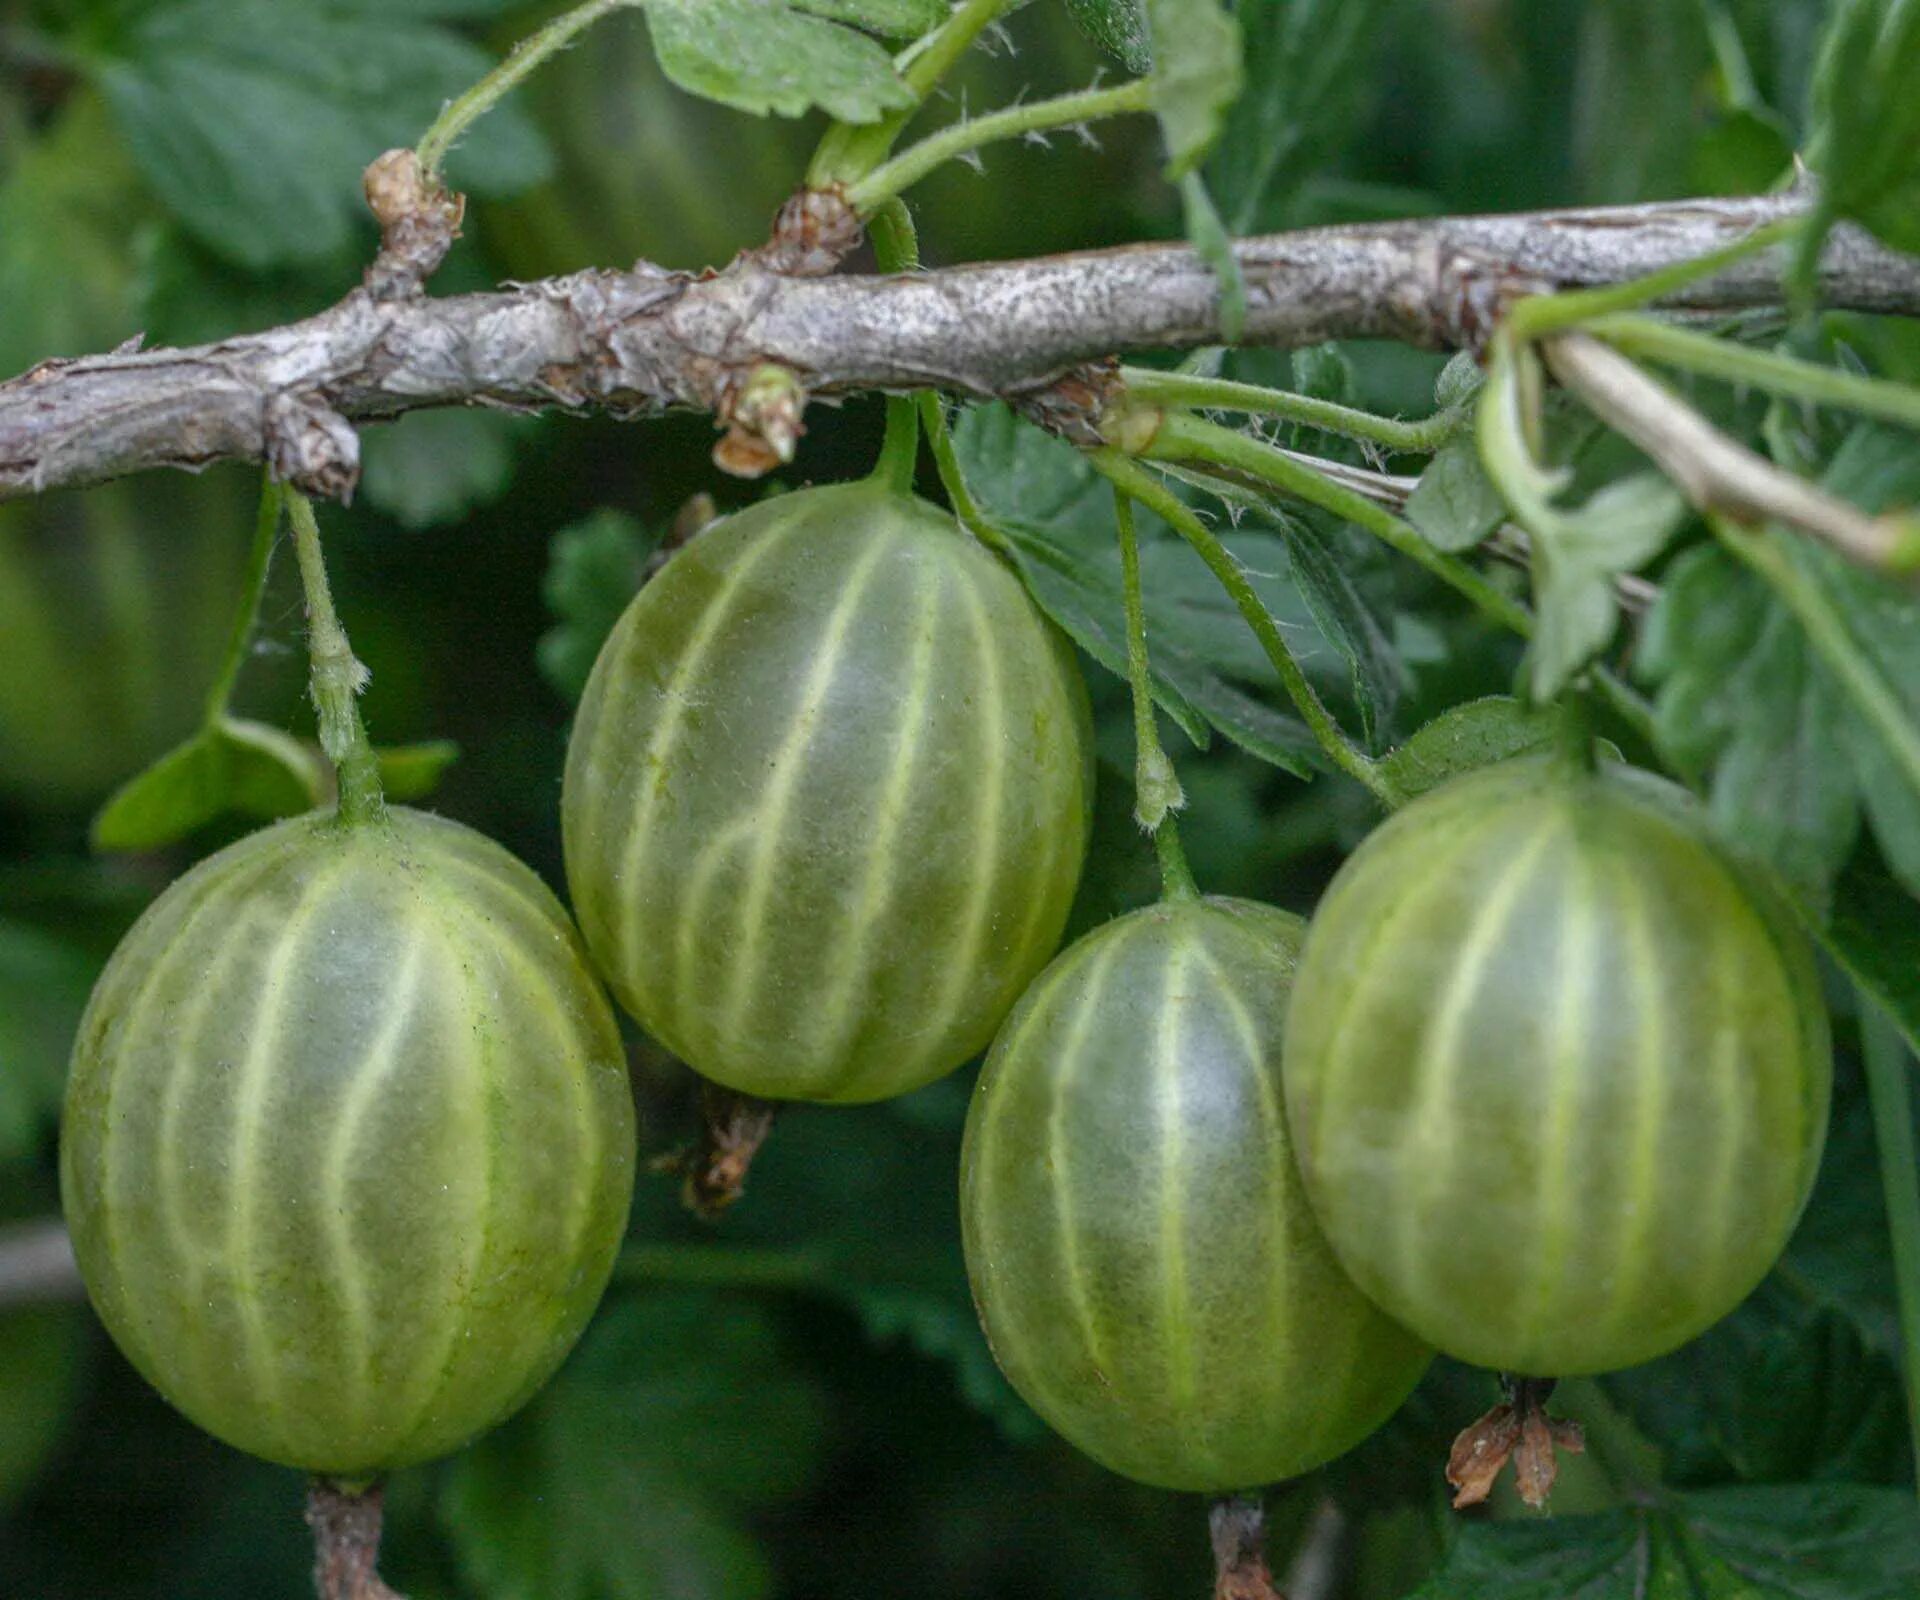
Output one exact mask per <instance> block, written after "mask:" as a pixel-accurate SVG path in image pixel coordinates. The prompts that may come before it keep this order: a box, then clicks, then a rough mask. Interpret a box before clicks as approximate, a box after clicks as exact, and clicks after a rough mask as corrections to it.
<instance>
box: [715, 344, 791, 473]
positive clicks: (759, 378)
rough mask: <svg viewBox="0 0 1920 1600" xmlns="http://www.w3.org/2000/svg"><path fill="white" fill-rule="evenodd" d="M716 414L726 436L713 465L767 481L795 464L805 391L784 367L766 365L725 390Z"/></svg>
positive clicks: (756, 368) (728, 384)
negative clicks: (766, 478)
mask: <svg viewBox="0 0 1920 1600" xmlns="http://www.w3.org/2000/svg"><path fill="white" fill-rule="evenodd" d="M714 409H715V412H716V414H717V416H718V418H719V421H720V423H721V425H722V426H723V427H725V429H726V430H727V431H726V434H725V436H724V437H723V438H722V439H721V440H720V442H719V443H718V444H717V445H715V446H714V447H713V464H714V465H715V466H716V467H718V468H719V469H720V470H721V471H722V472H725V473H730V474H731V475H732V476H734V477H736V478H763V477H765V476H766V475H767V474H768V473H769V472H771V471H773V470H774V468H776V467H784V466H785V465H786V464H787V463H788V462H790V461H791V460H793V454H794V451H795V450H797V449H798V448H799V447H800V436H801V435H802V434H804V433H805V432H806V431H807V428H806V424H805V423H804V422H802V421H801V418H802V416H803V415H804V414H805V412H806V409H807V391H806V389H805V388H804V387H802V385H801V383H800V380H799V378H797V377H796V376H795V375H794V374H793V373H792V372H791V371H789V370H788V369H787V368H786V367H781V366H776V365H774V364H773V363H772V362H762V363H761V364H760V365H759V366H757V367H755V368H754V369H753V370H752V371H751V372H749V373H748V374H747V375H746V376H745V378H743V379H737V380H731V381H728V382H726V383H725V384H723V386H722V388H721V391H720V397H719V401H718V403H717V404H716V406H715V408H714Z"/></svg>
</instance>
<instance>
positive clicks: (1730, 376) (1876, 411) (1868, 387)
mask: <svg viewBox="0 0 1920 1600" xmlns="http://www.w3.org/2000/svg"><path fill="white" fill-rule="evenodd" d="M1586 331H1587V332H1588V333H1591V334H1593V335H1594V336H1595V337H1596V338H1600V339H1604V340H1606V342H1607V343H1608V344H1610V345H1612V346H1613V347H1614V348H1615V349H1616V350H1619V351H1622V352H1624V353H1625V354H1627V355H1630V356H1640V357H1643V358H1645V359H1647V360H1650V361H1657V362H1660V363H1661V364H1662V365H1665V366H1669V367H1679V368H1681V369H1682V370H1684V371H1687V372H1697V373H1701V374H1703V375H1704V376H1706V377H1709V378H1724V379H1725V380H1726V381H1727V382H1729V383H1740V384H1750V385H1751V386H1752V387H1754V388H1756V389H1764V390H1766V391H1767V392H1768V393H1770V394H1783V395H1788V396H1791V397H1792V398H1793V399H1796V400H1811V401H1813V402H1815V403H1816V404H1819V405H1831V406H1841V407H1844V408H1845V409H1847V410H1849V411H1857V412H1859V413H1860V414H1861V415H1862V416H1868V417H1879V418H1881V419H1883V420H1885V421H1887V422H1898V423H1901V424H1903V425H1904V426H1906V427H1909V428H1920V389H1915V388H1912V387H1910V386H1909V385H1907V384H1904V383H1890V382H1888V381H1887V380H1886V379H1885V378H1870V377H1868V376H1866V375H1865V374H1864V373H1858V372H1842V371H1840V370H1839V369H1838V368H1837V367H1823V366H1821V365H1820V364H1819V363H1818V362H1817V361H1802V360H1801V359H1800V358H1799V357H1798V356H1789V355H1781V354H1780V353H1778V352H1777V351H1773V350H1756V349H1754V348H1753V347H1752V346H1751V345H1743V344H1735V343H1733V342H1732V341H1731V340H1727V339H1715V338H1712V337H1710V336H1709V335H1707V334H1704V333H1696V332H1694V331H1693V330H1692V329H1691V328H1683V327H1680V326H1678V325H1677V324H1675V323H1671V322H1663V321H1661V320H1660V319H1659V318H1658V317H1649V316H1641V315H1634V314H1631V313H1620V314H1616V315H1613V316H1607V317H1598V318H1596V319H1595V320H1594V321H1592V322H1590V323H1588V324H1587V327H1586Z"/></svg>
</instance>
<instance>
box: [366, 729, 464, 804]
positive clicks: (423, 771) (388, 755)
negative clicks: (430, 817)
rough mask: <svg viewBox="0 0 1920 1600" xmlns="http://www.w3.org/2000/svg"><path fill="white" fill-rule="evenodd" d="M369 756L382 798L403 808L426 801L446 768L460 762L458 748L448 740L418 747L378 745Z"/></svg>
mask: <svg viewBox="0 0 1920 1600" xmlns="http://www.w3.org/2000/svg"><path fill="white" fill-rule="evenodd" d="M373 756H374V760H375V761H376V762H377V763H378V764H379V767H380V787H381V789H382V790H384V791H385V793H386V797H387V798H388V799H389V800H391V801H393V802H394V803H395V804H396V805H405V804H407V803H408V802H410V801H414V800H424V799H426V798H427V796H428V795H430V794H432V793H433V791H434V790H435V789H437V788H439V787H440V780H441V779H442V778H444V777H445V776H446V775H447V768H448V767H450V766H452V765H453V764H454V762H456V761H458V760H459V759H460V746H459V745H457V744H455V743H454V742H453V740H451V739H427V740H424V741H422V742H421V743H419V744H389V745H378V746H376V747H375V749H374V752H373Z"/></svg>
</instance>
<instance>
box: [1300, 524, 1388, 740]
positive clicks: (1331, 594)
mask: <svg viewBox="0 0 1920 1600" xmlns="http://www.w3.org/2000/svg"><path fill="white" fill-rule="evenodd" d="M1285 528H1286V537H1285V539H1284V540H1282V541H1280V542H1279V548H1280V551H1281V552H1282V553H1283V554H1284V555H1285V556H1286V558H1287V563H1288V571H1289V572H1290V574H1291V576H1292V578H1293V582H1294V587H1295V589H1297V590H1298V591H1299V594H1300V598H1301V599H1302V600H1304V601H1305V602H1306V606H1307V610H1308V612H1309V613H1311V615H1312V617H1313V620H1314V624H1315V626H1317V627H1318V628H1319V630H1320V636H1321V638H1323V639H1325V640H1326V641H1327V642H1328V643H1329V644H1331V645H1332V646H1333V647H1334V649H1335V650H1337V651H1338V652H1339V653H1340V655H1341V656H1342V657H1344V658H1345V660H1346V663H1347V669H1348V680H1347V686H1348V689H1349V691H1350V692H1351V694H1352V696H1353V703H1354V707H1355V709H1357V710H1358V711H1359V713H1360V725H1361V732H1362V734H1363V736H1364V738H1365V742H1366V744H1367V745H1368V747H1369V748H1377V747H1378V745H1379V742H1380V741H1381V739H1382V738H1383V737H1384V735H1385V730H1386V724H1387V722H1388V720H1389V719H1390V718H1391V717H1392V715H1393V711H1394V707H1395V706H1396V705H1397V704H1398V703H1399V700H1400V696H1401V694H1402V693H1403V692H1404V691H1405V689H1406V687H1407V672H1406V668H1405V666H1404V665H1403V664H1402V663H1401V660H1400V657H1399V655H1398V654H1397V653H1396V652H1395V650H1394V648H1393V645H1392V643H1391V641H1389V639H1388V638H1387V635H1386V631H1385V628H1384V627H1383V625H1382V623H1381V621H1380V619H1379V618H1378V617H1376V616H1375V615H1374V613H1373V608H1372V607H1371V606H1369V605H1368V604H1367V602H1366V600H1365V599H1364V598H1363V597H1362V596H1361V594H1360V591H1359V589H1358V588H1357V587H1356V586H1355V584H1354V582H1353V580H1352V578H1351V577H1349V576H1348V574H1347V570H1346V567H1345V566H1344V565H1342V563H1341V560H1340V557H1339V555H1338V553H1337V552H1336V550H1335V546H1334V541H1333V539H1332V537H1330V536H1329V535H1328V534H1327V533H1325V532H1323V531H1322V530H1321V529H1320V528H1319V527H1318V526H1316V525H1315V524H1314V523H1312V522H1310V521H1306V520H1304V519H1292V520H1289V521H1288V522H1287V523H1286V524H1285Z"/></svg>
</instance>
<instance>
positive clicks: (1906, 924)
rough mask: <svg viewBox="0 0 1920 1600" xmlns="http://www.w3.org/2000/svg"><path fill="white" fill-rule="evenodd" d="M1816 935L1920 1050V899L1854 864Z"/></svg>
mask: <svg viewBox="0 0 1920 1600" xmlns="http://www.w3.org/2000/svg"><path fill="white" fill-rule="evenodd" d="M1816 931H1818V932H1819V934H1820V937H1821V942H1822V943H1823V944H1825V946H1826V948H1827V953H1828V954H1829V955H1831V956H1832V957H1833V958H1834V959H1835V960H1836V961H1838V962H1839V963H1840V965H1841V966H1842V967H1844V968H1845V969H1846V971H1847V976H1848V977H1850V978H1852V979H1853V981H1854V982H1855V983H1857V984H1859V985H1860V987H1861V988H1863V989H1865V990H1866V991H1867V992H1868V993H1869V994H1871V995H1872V996H1873V997H1874V999H1875V1000H1877V1001H1878V1002H1879V1003H1880V1006H1881V1008H1882V1009H1883V1010H1885V1012H1886V1013H1887V1015H1888V1016H1890V1017H1891V1018H1893V1020H1894V1022H1895V1023H1896V1024H1898V1026H1899V1028H1900V1031H1901V1032H1902V1033H1903V1034H1905V1035H1906V1039H1907V1043H1908V1044H1909V1045H1910V1046H1912V1048H1913V1049H1914V1050H1915V1051H1916V1052H1920V901H1916V900H1915V899H1914V897H1913V896H1912V895H1910V894H1908V893H1907V892H1906V891H1905V890H1904V889H1903V888H1901V886H1900V885H1899V884H1898V883H1896V882H1895V881H1894V880H1893V878H1892V877H1891V876H1889V875H1888V874H1887V873H1886V872H1884V871H1882V870H1880V869H1878V868H1877V867H1876V866H1874V865H1873V864H1872V863H1869V862H1862V861H1858V860H1856V861H1855V862H1854V863H1853V865H1852V866H1851V867H1850V868H1849V869H1848V870H1847V871H1846V872H1845V873H1844V874H1842V876H1841V878H1840V881H1839V882H1838V883H1837V884H1836V885H1835V886H1834V893H1833V905H1832V909H1831V911H1830V912H1829V914H1828V917H1827V920H1826V922H1825V924H1824V925H1822V926H1820V927H1819V928H1818V929H1817V930H1816Z"/></svg>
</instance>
